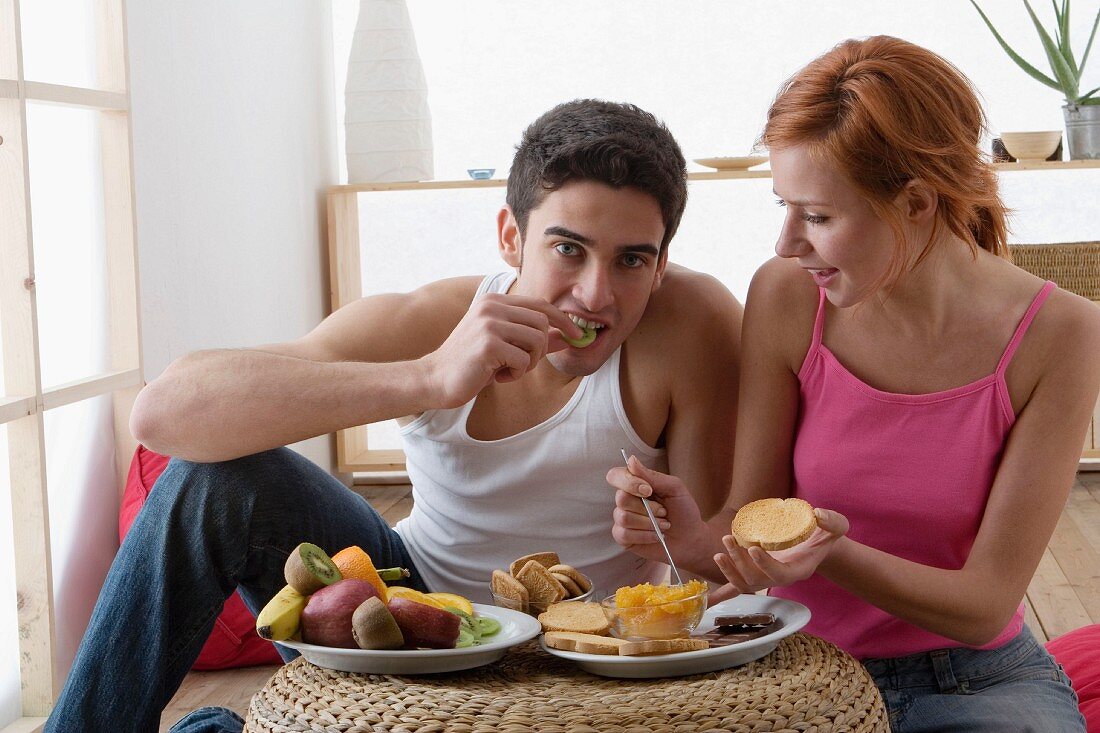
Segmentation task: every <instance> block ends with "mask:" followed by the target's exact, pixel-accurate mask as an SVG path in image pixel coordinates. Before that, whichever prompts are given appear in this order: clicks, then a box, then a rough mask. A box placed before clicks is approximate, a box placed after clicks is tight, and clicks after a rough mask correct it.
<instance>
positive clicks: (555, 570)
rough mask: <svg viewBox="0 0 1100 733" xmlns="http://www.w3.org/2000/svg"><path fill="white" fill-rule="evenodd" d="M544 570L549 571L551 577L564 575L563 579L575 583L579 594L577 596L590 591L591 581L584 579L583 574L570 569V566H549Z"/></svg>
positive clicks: (572, 568)
mask: <svg viewBox="0 0 1100 733" xmlns="http://www.w3.org/2000/svg"><path fill="white" fill-rule="evenodd" d="M546 569H547V570H549V571H550V573H551V574H552V575H564V576H565V577H567V578H569V579H570V580H572V581H573V582H574V583H576V584H577V588H579V589H580V593H578V594H577V595H581V593H587V592H588V591H590V590H592V581H590V580H589V579H588V578H586V577H585V576H584V573H582V572H581V571H579V570H577V569H576V568H574V567H572V566H571V565H551V566H549V567H548V568H546Z"/></svg>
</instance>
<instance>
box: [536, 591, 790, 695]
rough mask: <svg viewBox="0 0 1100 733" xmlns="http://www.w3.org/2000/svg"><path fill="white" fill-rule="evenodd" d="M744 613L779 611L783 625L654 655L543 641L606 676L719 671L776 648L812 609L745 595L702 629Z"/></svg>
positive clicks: (709, 615) (713, 613)
mask: <svg viewBox="0 0 1100 733" xmlns="http://www.w3.org/2000/svg"><path fill="white" fill-rule="evenodd" d="M742 613H771V614H775V618H776V620H778V621H781V622H782V624H783V625H782V626H780V627H779V628H778V629H776V630H775V631H773V632H772V633H770V634H768V635H766V636H761V637H758V638H756V639H749V640H748V641H742V642H740V643H738V644H730V645H729V646H719V647H712V648H710V649H700V650H698V651H694V652H680V653H678V654H660V655H655V656H650V657H618V656H613V655H610V654H582V653H580V652H567V651H564V650H562V649H551V648H550V647H548V646H546V644H545V643H544V642H543V640H542V638H541V637H540V638H539V645H540V646H542V648H543V649H545V650H546V651H547V652H549V653H550V654H553V655H554V656H555V657H562V658H563V659H570V660H572V661H574V662H576V663H577V666H579V667H580V668H581V669H583V670H584V671H586V672H591V673H592V674H598V675H602V676H604V677H624V678H630V679H649V678H653V677H678V676H680V675H685V674H702V673H704V672H716V671H718V670H720V669H726V668H727V667H736V666H738V665H741V664H747V663H749V662H752V661H754V660H756V659H759V658H760V657H762V656H764V655H765V654H768V653H769V652H771V651H772V650H773V649H775V647H776V646H777V645H778V644H779V641H780V639H783V638H784V637H787V636H790V635H791V634H793V633H794V632H796V631H798V630H799V629H801V628H802V627H803V626H805V625H806V624H807V623H808V622H809V620H810V609H808V608H806V607H805V606H803V605H802V604H801V603H797V602H795V601H789V600H787V599H786V598H772V597H770V596H755V595H743V596H737V597H736V598H731V599H729V600H728V601H722V602H721V603H719V604H718V605H716V606H714V607H713V608H708V609H707V612H706V613H705V614H703V620H702V621H700V622H699V629H698V630H699V632H700V633H706V632H707V631H710V630H711V629H712V628H714V619H715V618H717V617H718V616H725V615H729V614H742Z"/></svg>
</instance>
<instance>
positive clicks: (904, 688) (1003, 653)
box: [863, 626, 1085, 733]
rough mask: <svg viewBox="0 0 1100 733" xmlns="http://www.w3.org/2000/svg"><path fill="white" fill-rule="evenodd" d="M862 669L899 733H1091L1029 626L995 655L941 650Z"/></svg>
mask: <svg viewBox="0 0 1100 733" xmlns="http://www.w3.org/2000/svg"><path fill="white" fill-rule="evenodd" d="M863 665H864V666H865V667H866V668H867V671H868V672H870V673H871V676H872V677H873V678H874V680H875V684H876V685H877V686H878V688H879V691H881V692H882V697H883V700H884V701H885V703H886V709H887V711H888V712H889V714H890V730H891V731H893V733H918V732H924V731H928V732H931V731H965V732H967V733H970V732H972V731H990V733H1006V732H1008V731H1012V732H1013V733H1016V732H1017V731H1035V732H1036V733H1061V732H1062V731H1079V732H1080V733H1085V720H1084V718H1083V717H1082V716H1081V713H1080V711H1079V710H1078V709H1077V695H1076V694H1075V693H1074V691H1073V688H1072V687H1070V683H1069V678H1068V677H1066V675H1065V673H1064V672H1063V671H1062V668H1061V667H1060V666H1058V663H1057V662H1055V661H1054V658H1053V657H1051V656H1050V654H1048V653H1047V650H1046V649H1044V648H1043V647H1042V646H1040V645H1039V643H1038V642H1037V641H1035V637H1034V636H1032V635H1031V631H1030V630H1029V629H1028V628H1027V627H1026V626H1025V627H1024V628H1023V630H1022V631H1021V632H1020V633H1019V634H1018V635H1017V636H1016V638H1014V639H1013V640H1012V641H1009V642H1008V643H1007V644H1005V645H1004V646H1001V647H999V648H997V649H990V650H988V651H981V650H977V649H939V650H936V651H933V652H925V653H922V654H913V655H910V656H906V657H896V658H892V659H865V660H864V661H863Z"/></svg>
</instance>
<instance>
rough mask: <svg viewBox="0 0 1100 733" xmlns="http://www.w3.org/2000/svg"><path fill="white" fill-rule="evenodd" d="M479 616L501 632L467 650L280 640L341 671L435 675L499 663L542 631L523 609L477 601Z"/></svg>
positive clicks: (476, 608)
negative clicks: (340, 645) (348, 646)
mask: <svg viewBox="0 0 1100 733" xmlns="http://www.w3.org/2000/svg"><path fill="white" fill-rule="evenodd" d="M474 611H475V612H477V615H478V616H485V617H486V618H493V619H496V620H497V621H499V622H500V631H498V632H497V633H496V634H495V635H494V636H491V637H489V639H488V640H487V641H486V642H485V643H484V644H481V645H480V646H471V647H465V648H463V649H384V650H383V649H338V648H336V647H330V646H317V645H316V644H306V643H305V642H303V641H280V642H276V643H278V644H282V645H283V646H285V647H289V648H290V649H295V650H297V651H299V652H301V654H302V656H303V657H305V658H306V661H307V662H310V663H312V664H316V665H317V666H318V667H327V668H328V669H336V670H340V671H341V672H360V673H363V674H433V673H437V672H455V671H457V670H460V669H471V668H473V667H480V666H481V665H483V664H489V663H491V662H495V661H497V660H498V659H500V658H501V657H503V656H504V653H505V652H506V651H508V648H509V647H512V646H515V645H516V644H522V643H523V642H525V641H528V640H530V639H534V638H535V637H536V636H538V634H539V632H540V631H542V625H541V624H539V622H538V621H537V620H535V619H534V618H532V617H531V616H528V615H527V614H525V613H520V612H519V611H512V610H510V609H507V608H497V607H496V606H486V605H483V604H481V603H475V604H474Z"/></svg>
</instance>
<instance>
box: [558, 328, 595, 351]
mask: <svg viewBox="0 0 1100 733" xmlns="http://www.w3.org/2000/svg"><path fill="white" fill-rule="evenodd" d="M561 337H562V340H563V341H565V343H567V344H569V345H570V346H572V347H573V348H574V349H583V348H584V347H585V346H588V345H589V344H590V343H592V342H593V341H595V340H596V329H594V328H586V329H584V335H583V336H581V337H580V338H579V339H574V338H569V337H568V336H566V335H565V334H562V336H561Z"/></svg>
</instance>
